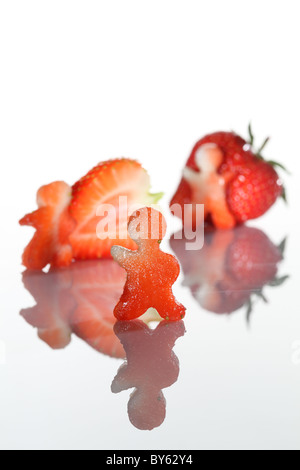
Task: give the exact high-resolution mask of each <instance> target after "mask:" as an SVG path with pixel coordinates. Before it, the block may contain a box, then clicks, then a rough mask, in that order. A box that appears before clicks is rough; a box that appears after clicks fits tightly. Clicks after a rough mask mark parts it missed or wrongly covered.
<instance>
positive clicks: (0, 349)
mask: <svg viewBox="0 0 300 470" xmlns="http://www.w3.org/2000/svg"><path fill="white" fill-rule="evenodd" d="M4 364H6V345H5V343H4V341H1V340H0V366H3V365H4Z"/></svg>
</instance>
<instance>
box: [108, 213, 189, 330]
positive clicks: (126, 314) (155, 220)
mask: <svg viewBox="0 0 300 470" xmlns="http://www.w3.org/2000/svg"><path fill="white" fill-rule="evenodd" d="M128 233H129V236H130V238H131V239H132V240H134V241H135V242H136V244H137V246H138V250H137V251H131V250H128V249H126V248H123V247H120V246H114V247H112V250H111V253H112V256H113V258H114V259H115V261H117V262H118V263H119V264H120V266H122V267H123V268H124V269H125V270H126V271H127V281H126V284H125V287H124V292H123V294H122V296H121V298H120V301H119V303H118V304H117V305H116V307H115V309H114V315H115V317H116V318H117V319H118V320H132V319H134V318H138V317H140V316H141V315H143V314H144V313H145V312H146V311H147V310H148V309H149V308H151V307H152V308H154V309H156V310H157V312H158V313H159V315H160V316H161V317H162V318H164V319H166V320H172V321H176V320H180V319H182V318H183V317H184V315H185V307H184V306H183V305H181V304H180V303H178V302H177V300H176V299H175V297H174V294H173V292H172V285H173V284H174V282H175V281H176V279H177V277H178V275H179V272H180V268H179V264H178V262H177V260H176V259H175V257H174V256H172V255H170V254H167V253H163V252H162V251H161V250H160V242H161V240H162V239H163V237H164V236H165V234H166V221H165V219H164V217H163V215H162V214H161V213H160V212H158V211H156V210H154V209H152V208H150V207H144V208H142V209H139V210H138V211H136V212H135V213H134V214H133V215H132V216H131V217H130V219H129V223H128Z"/></svg>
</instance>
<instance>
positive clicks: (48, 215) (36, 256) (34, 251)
mask: <svg viewBox="0 0 300 470" xmlns="http://www.w3.org/2000/svg"><path fill="white" fill-rule="evenodd" d="M70 201H71V188H70V186H68V185H67V184H66V183H64V182H62V181H58V182H56V183H51V184H49V185H47V186H43V187H42V188H41V189H40V190H39V191H38V194H37V204H38V207H39V208H38V209H37V210H36V211H35V212H32V213H31V214H28V215H26V216H25V217H23V219H21V220H20V225H30V226H32V227H34V228H35V229H36V233H35V234H34V236H33V238H32V240H31V242H30V243H29V245H28V246H27V247H26V248H25V251H24V253H23V264H24V266H26V268H27V269H33V270H40V269H43V268H44V267H45V266H47V265H48V264H51V265H52V266H57V267H58V266H68V265H69V264H70V263H71V261H72V248H71V245H70V242H69V236H70V233H71V232H72V230H73V229H74V225H75V223H74V220H73V219H72V217H71V216H70V214H69V212H68V206H69V203H70Z"/></svg>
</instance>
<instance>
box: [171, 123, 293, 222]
mask: <svg viewBox="0 0 300 470" xmlns="http://www.w3.org/2000/svg"><path fill="white" fill-rule="evenodd" d="M249 134H250V139H249V142H246V141H245V140H244V139H242V138H241V137H239V136H238V135H236V134H235V133H233V132H216V133H214V134H209V135H207V136H205V137H203V138H202V139H201V140H199V141H198V142H197V143H196V145H195V146H194V148H193V150H192V153H191V155H190V157H189V159H188V161H187V164H186V167H185V168H184V170H183V176H182V180H181V182H180V185H179V187H178V189H177V191H176V193H175V195H174V196H173V199H172V201H171V211H172V212H173V213H174V215H177V216H179V217H181V218H182V220H183V222H184V224H188V225H195V223H196V219H195V207H196V204H204V219H205V222H211V223H212V225H213V226H214V227H216V228H219V229H230V228H233V227H235V226H236V225H238V224H241V223H244V222H246V221H247V220H250V219H255V218H257V217H260V216H261V215H263V214H264V213H265V212H267V210H268V209H269V208H270V207H271V206H272V205H273V204H274V203H275V201H276V200H277V199H278V197H279V196H282V197H283V198H285V191H284V188H283V185H282V182H281V181H280V179H279V176H278V173H277V172H276V170H275V167H280V168H281V169H285V168H284V167H283V166H282V165H281V164H278V163H276V162H273V161H266V160H264V159H263V157H262V156H261V153H262V150H263V148H264V147H265V145H266V144H267V142H268V140H269V139H266V140H265V142H264V144H263V145H262V146H261V147H260V149H259V150H258V151H257V152H255V151H254V149H253V143H254V138H253V134H252V129H251V126H249ZM186 204H190V205H192V212H191V211H189V210H186V212H185V211H184V207H185V205H186ZM186 207H187V206H186ZM178 208H179V209H178ZM197 222H198V221H197ZM198 223H199V222H198Z"/></svg>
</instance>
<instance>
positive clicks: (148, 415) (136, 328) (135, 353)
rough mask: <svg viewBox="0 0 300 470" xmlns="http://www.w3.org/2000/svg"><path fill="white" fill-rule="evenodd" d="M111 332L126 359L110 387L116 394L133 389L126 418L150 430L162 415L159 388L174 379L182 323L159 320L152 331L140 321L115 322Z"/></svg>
mask: <svg viewBox="0 0 300 470" xmlns="http://www.w3.org/2000/svg"><path fill="white" fill-rule="evenodd" d="M114 332H115V334H116V335H117V337H118V338H119V340H120V341H121V343H122V345H123V347H124V349H125V353H126V362H125V363H124V364H123V365H122V366H121V367H120V369H119V370H118V373H117V375H116V377H115V378H114V380H113V383H112V386H111V390H112V392H113V393H120V392H121V391H123V390H128V389H130V388H135V390H134V392H133V393H132V394H131V395H130V399H129V402H128V416H129V419H130V421H131V423H132V424H133V425H134V426H135V427H136V428H138V429H141V430H151V429H154V428H156V427H158V426H160V425H161V424H162V423H163V421H164V419H165V416H166V400H165V397H164V395H163V392H162V389H164V388H166V387H170V386H171V385H173V384H174V383H175V382H176V381H177V379H178V375H179V361H178V358H177V356H176V355H175V354H174V352H173V348H174V345H175V342H176V340H177V339H178V338H179V337H181V336H183V335H184V333H185V327H184V323H183V322H182V321H180V322H172V323H169V322H166V321H163V322H161V323H160V324H159V325H158V326H157V327H156V328H155V329H154V330H152V329H151V328H149V327H148V326H147V325H146V324H145V323H143V322H142V321H141V320H135V321H127V322H126V321H122V322H119V321H117V322H116V324H115V326H114ZM157 358H159V361H158V360H157Z"/></svg>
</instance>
